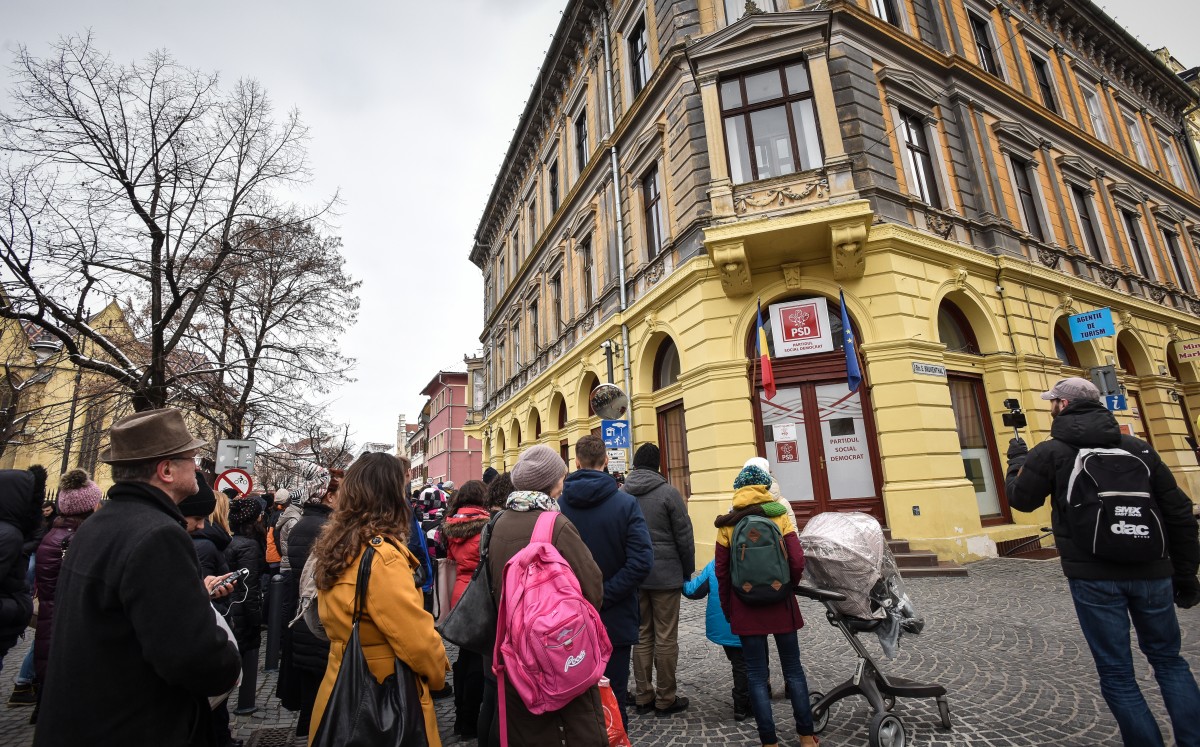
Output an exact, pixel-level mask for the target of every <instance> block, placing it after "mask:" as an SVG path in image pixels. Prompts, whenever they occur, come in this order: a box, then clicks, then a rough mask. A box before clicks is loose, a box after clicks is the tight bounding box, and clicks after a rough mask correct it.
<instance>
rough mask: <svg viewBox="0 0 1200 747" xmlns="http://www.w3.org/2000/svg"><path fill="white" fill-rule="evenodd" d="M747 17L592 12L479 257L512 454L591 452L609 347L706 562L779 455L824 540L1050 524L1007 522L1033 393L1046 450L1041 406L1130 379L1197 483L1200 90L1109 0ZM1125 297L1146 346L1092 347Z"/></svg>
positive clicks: (942, 539)
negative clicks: (1113, 375) (1087, 387)
mask: <svg viewBox="0 0 1200 747" xmlns="http://www.w3.org/2000/svg"><path fill="white" fill-rule="evenodd" d="M749 5H750V9H749V10H747V3H745V2H735V1H734V0H674V1H673V2H663V1H662V0H660V1H659V2H654V3H649V2H645V1H644V0H638V1H635V0H626V1H624V2H605V1H604V0H572V1H571V2H567V3H566V9H565V11H564V15H563V20H562V22H561V24H560V26H559V28H558V30H557V32H556V33H555V36H554V41H553V42H552V43H551V47H550V50H549V52H548V53H547V57H546V60H545V62H544V63H543V66H542V69H541V72H540V73H539V76H538V85H537V86H536V87H535V90H534V93H533V94H531V97H530V99H529V101H528V102H527V104H526V108H525V111H524V113H523V115H522V120H521V125H520V126H519V127H518V129H517V134H516V136H515V137H514V139H513V141H512V144H511V146H510V148H509V150H508V154H507V157H506V159H505V163H504V167H503V168H502V170H501V175H500V177H499V179H498V180H497V182H496V184H495V186H494V188H493V190H492V194H491V196H490V198H489V200H488V203H487V205H486V207H485V210H484V215H483V218H482V220H481V222H480V225H479V228H478V231H477V233H476V237H475V245H474V247H473V248H472V251H471V260H472V261H473V262H474V263H475V264H476V265H477V266H478V267H479V268H480V269H481V271H482V272H483V274H484V278H485V287H486V289H487V291H486V292H487V299H486V304H485V324H484V330H483V334H482V335H481V338H480V339H481V341H482V343H483V346H484V355H483V357H482V358H480V359H478V361H476V362H474V363H473V365H472V373H473V375H474V376H475V377H476V381H475V386H476V389H475V403H474V412H473V416H474V422H475V426H474V427H475V429H476V432H477V433H478V434H479V435H480V436H481V437H482V438H483V440H484V454H485V462H486V463H487V464H490V465H492V466H494V467H496V468H498V469H504V468H506V467H511V466H512V464H513V463H514V462H515V461H516V458H517V456H518V454H519V453H520V451H521V450H522V449H524V448H526V447H527V446H529V445H531V444H533V443H550V444H558V445H560V447H561V448H562V450H563V453H564V455H565V456H566V455H571V456H573V453H572V452H570V449H569V447H570V445H571V444H573V443H574V441H575V440H576V439H577V438H578V437H579V436H580V435H583V434H586V433H589V432H595V431H597V429H598V428H599V425H600V423H599V420H598V419H597V418H596V417H595V416H594V415H593V414H592V413H591V412H590V411H589V409H588V394H589V392H590V391H591V389H592V388H593V387H594V386H595V385H596V384H597V383H598V382H600V381H602V380H605V379H606V378H607V371H606V359H605V349H604V344H605V343H608V344H609V346H610V347H611V348H612V349H616V350H617V351H618V353H619V357H618V358H617V359H616V361H615V362H616V367H617V368H618V373H617V375H616V377H615V379H616V383H618V384H619V385H621V386H623V387H624V388H626V389H627V390H628V391H629V392H630V393H631V394H632V403H633V407H632V413H631V419H632V426H633V432H634V439H633V440H634V443H635V445H636V444H640V443H642V442H644V441H656V442H657V443H659V444H660V446H661V447H662V452H663V460H664V473H665V474H666V475H667V476H668V478H669V479H670V480H671V481H672V482H674V483H675V484H676V485H677V486H678V487H679V488H680V489H681V490H682V491H683V493H684V494H685V496H687V497H688V499H689V511H690V513H691V515H692V518H693V523H694V525H695V527H696V536H697V542H698V543H699V544H700V546H701V547H702V548H703V547H705V546H708V547H711V542H712V539H713V536H714V530H713V529H712V519H713V518H714V517H715V516H716V515H718V514H720V513H723V512H724V511H725V510H726V509H727V507H728V505H729V500H730V496H731V494H732V483H733V479H734V477H735V475H736V474H737V472H738V471H739V469H740V468H741V467H742V465H743V464H744V462H745V461H746V459H747V458H749V457H751V456H755V455H761V456H765V457H767V458H768V460H769V461H770V462H771V466H772V471H773V473H774V474H775V476H776V477H777V479H779V481H780V484H781V486H782V489H783V492H784V495H785V496H787V497H788V498H789V499H790V500H791V501H792V502H793V506H794V507H795V508H796V512H797V515H798V516H799V518H800V520H801V521H802V522H803V521H804V520H805V519H806V518H808V517H810V516H812V515H814V514H815V513H819V512H822V511H829V510H863V511H868V512H870V513H872V514H874V515H876V516H877V517H879V518H880V519H881V520H882V521H884V522H885V523H886V524H887V525H888V526H889V527H890V528H891V530H892V532H893V535H894V536H895V537H897V538H904V539H908V540H910V542H911V544H912V545H913V546H914V547H917V548H924V549H932V550H936V551H937V552H938V553H939V555H940V556H942V557H943V558H946V559H956V560H966V559H973V558H978V557H983V556H988V555H994V554H996V552H997V547H996V543H997V542H1000V541H1006V540H1013V539H1016V538H1022V537H1030V536H1034V535H1036V534H1038V529H1037V528H1038V527H1039V526H1041V525H1042V524H1044V523H1046V522H1047V521H1048V519H1049V513H1048V510H1047V509H1043V510H1042V511H1041V512H1038V513H1036V514H1032V515H1027V514H1021V513H1019V512H1013V511H1011V510H1010V509H1009V508H1008V505H1007V502H1006V500H1005V496H1004V486H1003V482H1004V480H1003V475H1004V469H1005V467H1006V460H1005V459H1004V457H1003V453H1004V450H1005V448H1006V446H1007V441H1008V439H1009V438H1010V437H1011V435H1012V431H1011V429H1007V428H1005V427H1004V425H1003V423H1002V415H1003V414H1004V413H1005V412H1007V410H1006V409H1005V407H1004V406H1003V402H1004V400H1005V399H1010V398H1012V399H1017V400H1019V401H1020V403H1021V405H1022V406H1024V407H1025V408H1026V409H1027V411H1028V415H1029V426H1030V427H1029V430H1028V431H1027V432H1025V433H1024V434H1023V435H1024V436H1025V438H1026V439H1027V440H1029V441H1031V442H1038V441H1041V440H1043V439H1044V438H1046V437H1047V436H1048V432H1049V426H1050V416H1049V408H1048V407H1047V406H1046V403H1044V402H1042V401H1041V400H1040V399H1039V398H1038V393H1039V392H1041V391H1044V390H1046V389H1049V388H1050V387H1051V386H1052V385H1053V384H1054V382H1055V381H1056V380H1058V379H1059V378H1062V377H1064V376H1071V375H1083V376H1087V375H1089V369H1091V368H1095V367H1100V366H1105V365H1108V364H1111V365H1114V366H1115V367H1116V370H1117V373H1118V375H1119V380H1120V384H1121V386H1122V387H1123V391H1124V393H1125V395H1126V398H1127V402H1128V405H1129V406H1128V409H1126V410H1124V411H1119V412H1117V413H1116V415H1117V417H1118V420H1119V421H1120V422H1121V424H1122V425H1123V426H1125V427H1126V428H1127V429H1128V430H1129V431H1130V432H1132V433H1135V434H1136V435H1138V436H1139V437H1142V438H1145V439H1147V440H1149V441H1150V442H1151V443H1152V444H1153V445H1154V447H1155V448H1156V449H1157V450H1158V451H1159V452H1160V453H1161V454H1162V456H1163V459H1164V460H1165V461H1166V463H1167V464H1168V465H1170V466H1171V467H1172V468H1173V469H1174V471H1175V473H1176V475H1177V476H1178V477H1179V479H1180V481H1181V482H1182V483H1183V484H1184V485H1185V486H1186V488H1187V489H1188V490H1189V491H1191V493H1192V494H1193V495H1195V494H1197V493H1198V492H1200V466H1198V465H1197V459H1196V456H1195V454H1194V452H1193V451H1192V449H1191V448H1190V447H1189V445H1188V443H1187V439H1188V438H1194V437H1195V433H1194V428H1193V425H1192V422H1193V420H1194V417H1195V415H1196V414H1200V413H1197V412H1193V411H1190V410H1189V404H1190V405H1191V406H1192V407H1193V408H1195V407H1200V376H1198V372H1197V370H1196V368H1195V366H1194V365H1193V363H1191V362H1190V361H1187V360H1184V361H1180V360H1179V358H1178V355H1177V352H1176V344H1175V343H1176V342H1177V341H1187V340H1191V339H1194V338H1200V295H1197V289H1200V276H1198V275H1197V270H1198V267H1200V265H1198V264H1197V263H1198V262H1200V257H1198V255H1197V253H1196V248H1197V243H1200V225H1198V224H1197V219H1198V217H1200V202H1198V201H1197V199H1196V197H1195V195H1196V194H1197V183H1198V174H1197V168H1196V163H1195V160H1194V159H1193V157H1192V155H1191V153H1190V149H1189V148H1186V147H1183V146H1182V144H1181V141H1180V139H1179V133H1180V132H1181V131H1182V127H1183V125H1182V122H1183V117H1184V115H1185V114H1184V113H1185V112H1186V110H1188V109H1189V108H1190V107H1193V106H1195V105H1196V102H1197V97H1196V94H1195V92H1193V91H1192V90H1191V89H1190V88H1189V87H1188V86H1187V85H1186V84H1185V83H1184V82H1182V81H1181V80H1180V79H1179V78H1178V77H1177V76H1176V75H1175V74H1174V72H1173V71H1172V70H1171V69H1169V68H1168V67H1167V66H1166V65H1165V64H1164V63H1163V62H1161V61H1160V60H1159V59H1158V58H1156V57H1155V55H1154V54H1153V53H1151V52H1149V51H1148V50H1146V49H1145V48H1143V47H1142V46H1141V45H1140V44H1139V43H1138V42H1137V41H1136V39H1134V38H1133V37H1132V36H1131V35H1130V34H1128V33H1127V32H1125V31H1124V30H1123V29H1122V28H1120V27H1119V26H1117V25H1116V24H1115V23H1114V22H1113V21H1112V20H1111V19H1109V18H1108V17H1107V16H1105V15H1104V14H1103V13H1102V12H1101V11H1100V10H1099V9H1098V8H1096V6H1094V5H1093V4H1092V3H1090V2H1088V0H1020V1H1019V2H1017V3H1015V5H1014V6H1013V7H1008V6H1001V5H998V4H997V3H995V2H991V1H990V0H945V1H944V2H943V1H942V0H869V1H868V0H861V1H859V2H853V1H851V0H833V1H832V2H830V1H826V2H822V3H819V4H817V3H803V2H800V1H799V0H791V1H790V2H787V1H782V0H760V1H759V2H758V3H757V7H755V5H754V3H751V4H749ZM614 187H615V188H614ZM618 216H619V220H618ZM839 292H844V294H845V300H846V306H847V309H846V311H847V312H848V316H849V319H850V322H851V325H852V327H853V332H854V336H855V338H856V340H857V343H858V351H859V354H860V356H861V360H862V368H863V378H864V381H863V384H862V386H861V387H860V388H859V389H858V390H857V391H855V392H851V391H850V390H849V388H848V386H847V383H846V363H845V354H844V351H843V334H844V331H843V330H842V323H841V311H842V310H841V307H840V302H839ZM760 301H761V306H762V310H763V317H764V322H766V323H767V325H768V326H769V327H770V328H771V329H770V332H769V337H770V338H771V348H772V359H773V368H774V377H775V381H776V384H777V386H778V392H777V394H776V395H775V397H774V398H772V399H770V400H768V399H766V398H765V397H764V396H763V394H762V371H761V370H760V369H759V367H758V365H757V363H756V361H757V358H756V353H755V348H754V339H755V329H756V319H757V310H758V305H759V302H760ZM1098 309H1111V313H1112V318H1113V320H1114V326H1115V328H1114V330H1113V332H1114V333H1115V334H1113V336H1106V337H1098V338H1094V339H1090V340H1088V341H1086V342H1072V338H1071V334H1070V332H1069V330H1068V323H1067V317H1069V316H1071V315H1073V314H1078V313H1082V312H1089V311H1093V310H1098ZM772 319H774V321H772Z"/></svg>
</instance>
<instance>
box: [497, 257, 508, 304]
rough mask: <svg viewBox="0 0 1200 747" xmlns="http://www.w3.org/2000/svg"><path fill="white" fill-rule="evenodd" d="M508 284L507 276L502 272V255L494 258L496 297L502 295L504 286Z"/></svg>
mask: <svg viewBox="0 0 1200 747" xmlns="http://www.w3.org/2000/svg"><path fill="white" fill-rule="evenodd" d="M507 284H508V276H507V275H505V273H504V257H499V258H497V259H496V297H497V298H499V297H500V296H503V295H504V288H505V287H506V286H507Z"/></svg>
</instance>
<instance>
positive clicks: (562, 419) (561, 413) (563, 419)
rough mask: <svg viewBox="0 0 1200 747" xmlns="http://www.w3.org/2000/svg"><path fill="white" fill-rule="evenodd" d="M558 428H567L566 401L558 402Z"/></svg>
mask: <svg viewBox="0 0 1200 747" xmlns="http://www.w3.org/2000/svg"><path fill="white" fill-rule="evenodd" d="M558 427H559V429H560V430H561V429H563V428H566V427H567V401H566V400H565V399H560V400H559V401H558Z"/></svg>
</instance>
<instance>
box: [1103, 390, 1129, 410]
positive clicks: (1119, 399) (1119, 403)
mask: <svg viewBox="0 0 1200 747" xmlns="http://www.w3.org/2000/svg"><path fill="white" fill-rule="evenodd" d="M1104 406H1105V407H1107V408H1108V409H1109V410H1112V411H1114V412H1115V411H1117V410H1124V409H1126V407H1125V395H1124V394H1110V395H1108V396H1106V397H1105V398H1104Z"/></svg>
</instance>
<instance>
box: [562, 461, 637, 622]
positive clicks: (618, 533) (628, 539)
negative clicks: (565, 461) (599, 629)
mask: <svg viewBox="0 0 1200 747" xmlns="http://www.w3.org/2000/svg"><path fill="white" fill-rule="evenodd" d="M558 504H559V506H560V507H561V508H562V512H563V515H564V516H566V517H567V518H568V519H570V520H571V523H572V524H574V525H575V528H576V529H578V530H579V536H580V537H582V538H583V544H585V545H587V548H588V550H590V551H591V553H592V558H593V559H594V560H595V561H596V565H598V566H600V570H601V572H603V574H604V603H603V604H602V605H601V607H600V619H601V620H602V621H603V622H604V627H605V628H606V629H607V630H608V637H609V640H611V641H612V644H613V645H614V646H632V645H634V644H635V643H637V642H638V587H639V586H641V584H642V581H644V580H645V579H646V576H648V575H649V574H650V568H651V567H652V566H653V565H654V550H653V548H652V546H651V545H650V530H649V529H648V528H647V527H646V517H645V516H643V515H642V509H641V508H640V507H639V506H638V502H637V499H636V498H634V497H633V496H631V495H629V494H628V493H625V492H623V491H621V490H620V489H619V488H618V487H617V481H616V480H614V479H613V478H612V477H611V476H610V475H608V474H605V473H604V472H599V471H597V470H593V469H581V470H578V471H577V472H573V473H571V474H570V475H567V479H566V482H565V483H564V484H563V492H562V496H561V497H560V498H559V499H558Z"/></svg>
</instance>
